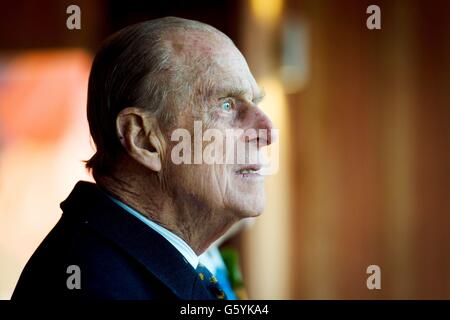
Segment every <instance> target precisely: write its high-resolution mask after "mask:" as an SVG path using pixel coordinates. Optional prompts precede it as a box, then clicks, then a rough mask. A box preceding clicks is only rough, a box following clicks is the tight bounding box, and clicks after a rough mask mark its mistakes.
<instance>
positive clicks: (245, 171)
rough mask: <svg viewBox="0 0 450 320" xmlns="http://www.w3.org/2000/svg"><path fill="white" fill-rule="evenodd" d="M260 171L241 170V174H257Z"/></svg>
mask: <svg viewBox="0 0 450 320" xmlns="http://www.w3.org/2000/svg"><path fill="white" fill-rule="evenodd" d="M257 172H258V170H253V169H243V170H239V173H257Z"/></svg>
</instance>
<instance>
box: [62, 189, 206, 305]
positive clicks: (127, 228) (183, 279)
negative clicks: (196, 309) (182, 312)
mask: <svg viewBox="0 0 450 320" xmlns="http://www.w3.org/2000/svg"><path fill="white" fill-rule="evenodd" d="M61 209H62V210H63V211H64V214H63V217H65V218H67V219H70V220H73V219H75V220H79V222H81V223H83V224H84V225H86V226H87V227H89V228H91V229H92V230H94V231H96V232H97V233H99V234H100V235H102V236H103V237H105V238H106V239H108V240H110V241H112V242H114V243H115V244H117V245H119V246H120V247H121V248H122V249H123V250H125V251H126V252H127V253H128V254H129V255H130V256H131V257H133V258H134V259H135V260H137V261H138V262H140V263H141V264H142V265H143V266H144V267H145V268H146V269H147V270H148V271H149V272H151V273H152V274H153V275H154V276H156V277H157V278H158V279H159V280H160V281H161V282H162V283H164V284H165V285H166V286H167V287H168V288H170V289H171V291H172V292H173V293H174V294H175V295H176V296H178V297H179V298H180V299H186V300H188V299H211V298H212V296H211V295H210V294H209V292H208V291H207V289H205V287H203V285H202V284H201V282H200V281H198V275H197V273H196V271H195V270H194V269H193V268H192V266H191V265H190V264H189V263H188V262H187V261H186V260H185V259H184V258H183V256H182V255H181V254H180V253H179V252H178V251H177V249H175V248H174V247H173V246H172V245H171V244H170V243H169V242H168V241H167V240H166V239H164V238H163V237H162V236H161V235H160V234H158V233H157V232H155V231H154V230H152V229H150V228H149V227H148V226H146V225H145V224H144V223H143V222H141V221H139V220H138V219H137V218H136V217H134V216H132V215H130V214H129V213H128V212H126V211H125V210H124V209H123V208H121V207H119V206H118V205H117V204H115V203H114V202H113V201H112V200H111V199H110V198H109V197H108V196H107V195H106V194H105V193H104V192H103V191H102V190H101V189H100V188H99V187H98V186H97V185H96V184H94V183H90V182H85V181H80V182H78V183H77V184H76V186H75V188H74V189H73V191H72V192H71V194H70V195H69V197H68V198H67V199H66V200H65V201H64V202H62V203H61ZM80 219H81V220H80Z"/></svg>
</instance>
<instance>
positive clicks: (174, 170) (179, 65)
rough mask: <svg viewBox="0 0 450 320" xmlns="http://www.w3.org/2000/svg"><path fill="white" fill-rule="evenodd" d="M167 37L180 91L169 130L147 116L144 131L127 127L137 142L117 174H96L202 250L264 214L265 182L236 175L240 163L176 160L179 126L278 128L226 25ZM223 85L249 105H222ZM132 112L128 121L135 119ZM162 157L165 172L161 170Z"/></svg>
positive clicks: (115, 192)
mask: <svg viewBox="0 0 450 320" xmlns="http://www.w3.org/2000/svg"><path fill="white" fill-rule="evenodd" d="M164 35H165V36H167V39H165V40H164V41H163V43H164V45H165V46H170V48H171V50H170V51H171V52H172V55H173V56H171V57H170V61H171V63H173V68H172V69H171V70H172V71H171V74H172V75H174V74H176V79H172V80H171V81H170V83H171V85H173V88H172V89H171V92H172V93H174V92H176V93H177V95H176V97H172V101H173V103H172V104H171V105H170V107H169V108H170V110H171V111H172V112H171V113H172V115H171V116H170V117H171V119H172V122H171V123H170V125H167V124H166V125H167V127H162V128H161V129H162V130H161V129H160V128H159V126H158V122H157V121H154V118H152V117H151V116H150V115H149V116H143V115H142V114H141V115H140V117H142V123H140V122H136V121H135V122H132V123H131V125H132V126H138V127H139V126H140V127H139V130H140V131H137V133H136V131H135V130H134V131H133V130H128V131H126V132H124V133H123V134H124V135H125V136H127V135H130V134H133V135H134V137H133V138H132V139H130V140H129V141H133V145H130V146H127V150H126V151H127V154H126V155H123V156H122V157H120V158H119V160H118V165H117V166H116V170H115V172H114V174H113V175H112V177H99V178H98V179H96V180H97V183H99V184H100V185H101V186H103V187H104V188H105V189H106V190H108V191H109V192H111V193H112V194H113V195H115V196H116V197H117V198H118V199H119V200H121V201H123V202H124V203H126V204H128V205H129V206H131V207H132V208H134V209H135V210H137V211H138V212H140V213H142V214H144V215H145V216H147V217H148V218H149V219H151V220H153V221H155V222H157V223H158V224H160V225H162V226H164V227H165V228H167V229H168V230H170V231H172V232H173V233H175V234H176V235H178V236H180V237H181V238H182V239H183V240H185V241H186V242H187V243H188V244H189V245H190V246H191V248H192V249H193V250H194V252H196V253H197V254H201V253H202V252H203V251H204V250H206V249H207V248H208V246H209V245H210V244H211V243H212V242H214V241H215V240H217V239H218V238H219V237H220V236H221V235H222V234H223V233H224V232H225V231H226V230H228V229H229V228H230V227H231V226H232V225H233V224H234V223H236V222H237V221H239V220H240V219H242V218H244V217H250V216H257V215H259V214H260V213H261V212H262V209H263V207H264V184H263V181H261V182H249V181H248V180H246V179H243V178H240V177H239V176H238V175H236V173H235V170H237V165H230V164H225V165H222V164H213V165H207V164H204V163H203V164H198V165H197V164H193V165H187V164H181V165H174V164H173V163H172V162H171V159H170V155H171V149H172V148H173V147H174V146H175V145H176V144H177V143H178V142H175V141H170V135H171V130H173V129H174V128H186V129H187V130H188V131H189V132H190V133H191V137H193V128H194V121H202V126H203V127H202V129H203V133H204V132H205V130H206V129H208V128H215V129H219V130H220V131H222V132H225V130H226V129H231V128H236V129H239V128H240V129H246V128H249V127H252V126H253V127H255V128H256V127H258V126H264V125H265V126H267V127H268V128H269V129H270V128H271V124H270V121H269V120H268V119H267V121H266V120H265V119H263V118H260V117H259V114H261V115H262V112H261V111H259V109H257V106H256V105H254V104H253V103H252V100H253V99H254V98H255V97H256V94H255V93H257V92H259V91H260V89H259V88H258V86H257V85H256V81H255V80H254V78H253V76H252V75H251V73H250V71H249V69H248V66H247V64H246V62H245V59H244V58H243V56H242V54H241V53H240V52H239V51H238V50H237V49H236V47H235V46H234V44H233V43H232V41H231V40H229V39H228V38H227V37H226V36H224V35H223V34H222V33H220V32H218V31H217V32H211V31H210V30H209V31H204V30H189V28H187V30H181V31H180V30H178V31H177V32H170V33H168V32H166V33H164ZM174 70H177V72H174ZM178 71H179V72H178ZM223 89H225V90H226V92H228V93H229V92H231V93H232V94H235V95H236V94H238V95H239V96H236V97H234V98H236V99H238V100H239V106H238V107H239V108H241V109H239V110H238V111H236V112H234V111H233V113H227V112H226V111H223V110H222V109H221V101H222V100H221V98H224V97H222V96H219V95H218V94H219V91H220V90H223ZM230 90H231V91H230ZM233 90H234V91H233ZM169 100H171V98H169ZM170 110H168V111H166V112H170ZM126 117H129V116H126V115H124V122H125V123H126V122H127V121H130V120H129V119H128V118H126ZM264 117H266V116H265V115H264ZM263 120H264V121H263ZM262 123H265V124H264V125H263V124H262ZM133 132H134V133H133ZM152 132H153V134H152ZM152 137H154V139H153V141H152ZM125 140H127V139H125ZM193 140H194V139H193V138H192V141H191V144H192V143H193ZM205 144H206V143H204V145H205ZM191 147H192V148H193V147H194V146H193V144H192V146H191ZM192 150H193V149H192ZM155 155H157V157H156V158H155ZM156 159H159V160H156ZM158 161H159V163H160V170H155V168H156V167H157V163H158ZM258 181H259V180H258Z"/></svg>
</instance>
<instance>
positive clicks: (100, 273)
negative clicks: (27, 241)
mask: <svg viewBox="0 0 450 320" xmlns="http://www.w3.org/2000/svg"><path fill="white" fill-rule="evenodd" d="M61 208H62V210H63V215H62V217H61V219H60V220H59V222H58V223H57V224H56V226H55V227H54V228H53V230H52V231H51V232H50V233H49V234H48V236H47V237H46V238H45V239H44V241H43V242H42V243H41V245H40V246H39V247H38V249H37V250H36V251H35V253H34V254H33V256H32V257H31V258H30V260H29V261H28V263H27V265H26V266H25V269H24V270H23V272H22V274H21V276H20V279H19V282H18V284H17V286H16V288H15V291H14V294H13V296H12V299H13V300H28V299H33V300H36V299H82V300H84V299H202V300H209V299H215V298H214V296H213V295H211V293H210V292H209V291H208V290H207V289H206V288H205V287H204V286H203V284H202V283H201V281H200V280H199V278H198V275H197V273H196V272H195V270H194V269H193V268H192V266H191V265H190V264H189V263H188V262H187V261H186V259H185V258H184V257H183V256H182V255H181V254H180V253H179V252H178V251H177V250H176V249H175V248H174V247H173V246H172V245H171V244H170V243H169V242H168V241H167V240H166V239H164V238H163V237H162V236H161V235H159V234H158V233H157V232H155V231H154V230H152V229H151V228H149V227H148V226H147V225H145V224H144V223H143V222H141V221H140V220H139V219H137V218H136V217H134V216H133V215H131V214H130V213H128V212H126V211H125V210H123V209H122V208H120V207H119V206H117V205H116V204H115V203H114V202H113V201H112V200H111V199H110V198H109V197H108V196H107V195H106V194H105V193H104V192H103V191H102V190H101V189H100V188H99V187H98V186H97V185H95V184H93V183H89V182H83V181H80V182H78V183H77V185H76V186H75V188H74V190H73V191H72V193H71V194H70V195H69V197H68V198H67V199H66V200H65V201H64V202H63V203H61ZM70 265H76V266H79V268H80V271H81V273H80V280H81V289H69V288H68V286H67V284H66V283H67V280H68V278H69V277H71V276H73V275H74V271H73V270H69V272H68V271H67V270H68V269H67V268H68V267H69V266H70ZM72 280H73V277H72ZM72 280H70V281H69V282H71V283H74V282H73V281H72ZM71 287H73V286H71Z"/></svg>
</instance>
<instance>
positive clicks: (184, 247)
mask: <svg viewBox="0 0 450 320" xmlns="http://www.w3.org/2000/svg"><path fill="white" fill-rule="evenodd" d="M108 196H109V197H110V198H111V200H113V201H114V202H115V203H116V204H117V205H118V206H120V207H121V208H123V209H124V210H126V211H127V212H129V213H131V214H132V215H133V216H135V217H136V218H138V219H139V220H141V221H142V222H143V223H145V224H146V225H148V226H149V227H150V228H152V229H153V230H155V231H156V232H158V233H159V234H160V235H161V236H163V237H164V238H165V239H166V240H167V241H169V242H170V243H171V244H172V245H173V246H174V247H175V249H177V250H178V251H179V252H180V253H181V254H182V255H183V257H184V258H185V259H186V261H187V262H188V263H189V264H190V265H191V266H192V267H193V268H194V269H197V266H198V261H199V258H198V256H197V255H196V254H195V252H194V250H192V248H191V247H190V246H189V245H188V244H187V243H186V242H185V241H184V240H183V239H181V238H180V237H178V236H177V235H176V234H174V233H173V232H170V231H169V230H167V229H166V228H164V227H162V226H160V225H159V224H157V223H155V222H153V221H152V220H150V219H148V218H147V217H145V216H144V215H143V214H141V213H139V212H137V211H136V210H134V209H133V208H131V207H129V206H128V205H126V204H125V203H123V202H122V201H119V200H117V199H116V198H114V197H112V196H111V195H108Z"/></svg>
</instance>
